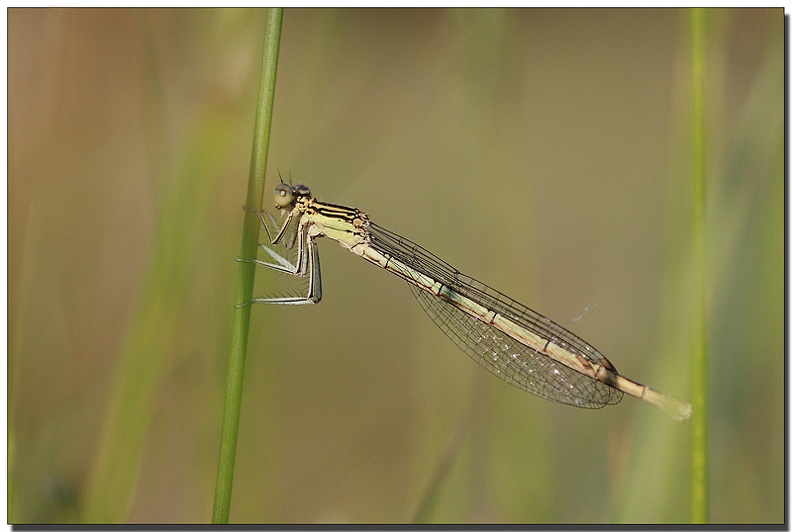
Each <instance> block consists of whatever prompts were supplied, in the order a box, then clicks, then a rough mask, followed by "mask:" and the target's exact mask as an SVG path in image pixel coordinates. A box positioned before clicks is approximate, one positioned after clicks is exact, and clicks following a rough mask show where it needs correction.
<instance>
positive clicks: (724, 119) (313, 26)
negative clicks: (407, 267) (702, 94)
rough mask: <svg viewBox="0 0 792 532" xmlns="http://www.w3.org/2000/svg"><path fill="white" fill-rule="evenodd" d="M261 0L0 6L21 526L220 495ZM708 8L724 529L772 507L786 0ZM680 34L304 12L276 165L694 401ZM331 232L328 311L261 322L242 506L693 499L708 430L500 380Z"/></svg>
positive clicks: (553, 22) (776, 467)
mask: <svg viewBox="0 0 792 532" xmlns="http://www.w3.org/2000/svg"><path fill="white" fill-rule="evenodd" d="M265 16H266V13H265V11H264V10H210V9H197V10H166V9H157V10H123V9H114V10H93V9H90V10H89V9H81V10H70V9H35V10H26V9H11V10H9V11H8V50H9V56H8V59H9V68H8V90H9V94H8V112H9V123H8V161H9V163H8V175H9V179H8V191H9V205H8V207H9V224H8V226H9V244H8V256H9V264H8V267H9V268H8V270H9V274H8V275H9V277H8V285H9V324H8V325H9V327H8V330H9V342H8V347H9V349H8V369H9V418H8V419H9V421H8V429H9V457H8V465H9V477H8V483H9V499H8V502H9V520H10V521H11V522H14V523H41V522H85V521H129V522H172V523H182V522H208V521H209V520H210V518H211V508H212V499H213V490H214V481H215V467H216V460H217V452H218V444H219V430H220V420H221V414H222V408H223V397H224V387H225V375H226V357H227V352H228V349H229V346H230V322H231V318H232V313H233V305H234V301H233V297H234V287H235V276H236V273H237V264H236V262H235V261H234V257H235V256H236V255H237V254H238V252H239V244H240V239H241V229H242V221H243V211H242V209H241V205H242V204H243V203H244V200H245V188H246V180H247V175H248V168H249V161H250V147H251V141H252V127H253V120H254V108H255V98H256V90H257V84H258V76H259V72H260V60H261V59H260V58H261V48H262V43H263V28H264V19H265ZM708 22H709V41H708V42H709V50H708V63H707V81H708V84H709V85H708V86H709V88H708V92H707V105H708V130H707V131H708V135H709V144H708V154H709V156H708V169H709V185H708V186H709V189H708V193H709V196H708V198H709V203H708V205H707V209H708V223H709V234H708V237H709V244H710V251H709V257H710V268H709V277H708V282H709V294H710V298H709V309H710V321H709V338H710V348H711V353H710V357H711V358H710V368H711V370H710V397H711V399H710V407H711V417H710V437H711V442H710V466H711V471H710V479H711V482H712V486H711V518H712V520H713V521H714V522H717V523H727V522H737V523H781V522H782V521H783V519H784V512H783V508H784V481H783V479H784V474H783V467H784V443H783V442H784V431H783V427H784V412H785V410H784V408H785V401H784V295H783V287H784V253H783V249H784V229H783V217H784V197H783V196H784V177H783V154H784V144H783V127H784V112H783V109H784V108H783V104H784V100H783V98H784V92H783V87H784V77H783V67H784V54H783V42H784V41H783V12H782V10H781V9H775V10H718V11H709V13H708ZM689 34H690V31H689V14H688V12H686V11H684V10H648V9H644V10H613V9H609V10H572V9H569V10H552V9H541V10H517V11H509V10H506V11H501V10H482V9H479V10H395V11H389V10H286V12H285V14H284V19H283V33H282V40H281V47H280V50H281V51H280V62H279V67H278V80H277V92H276V99H275V110H274V119H273V126H272V142H271V149H270V156H269V174H268V184H267V189H268V190H269V189H270V188H271V187H272V186H274V184H275V183H276V181H277V174H276V169H280V171H281V172H282V173H283V174H284V175H287V174H289V173H290V174H291V176H292V178H293V180H294V181H295V182H305V183H306V184H309V185H310V186H311V187H312V190H313V192H314V195H315V196H317V197H318V198H320V199H323V200H326V201H330V202H333V203H340V204H344V205H351V206H355V207H358V208H360V209H362V210H364V211H366V212H368V213H369V214H370V216H371V217H372V219H374V220H375V221H377V222H378V223H379V224H380V225H383V226H384V227H387V228H390V229H393V230H395V231H397V232H399V233H401V234H403V235H405V236H407V237H408V238H411V239H412V240H415V241H417V242H419V243H420V244H422V245H424V246H425V247H427V248H428V249H430V250H432V251H433V252H434V253H436V254H437V255H439V256H440V257H442V258H444V259H446V260H447V261H448V262H450V263H451V264H453V265H454V266H456V267H457V268H459V269H460V270H462V271H463V272H465V273H469V274H471V275H473V276H474V277H476V278H478V279H480V280H482V281H484V282H486V283H487V284H489V285H491V286H493V287H495V288H497V289H500V290H502V291H504V292H506V293H508V294H509V295H511V296H512V297H514V298H516V299H517V300H519V301H522V302H524V303H526V304H527V305H529V306H530V307H532V308H534V309H536V310H538V311H540V312H542V313H543V314H546V315H548V316H550V317H551V318H553V319H554V320H556V321H557V322H559V323H560V324H562V325H564V326H566V327H568V328H571V329H572V330H573V331H575V332H576V333H577V334H579V335H580V336H582V337H583V338H585V339H587V340H588V341H589V342H591V343H592V344H594V345H595V346H597V347H598V348H599V349H600V350H601V351H602V352H603V353H605V354H606V356H608V358H609V359H610V360H611V361H612V362H613V363H614V364H615V365H616V367H617V368H619V370H620V372H622V373H623V374H625V375H627V376H630V377H632V378H634V379H637V380H638V381H640V382H645V383H647V384H650V385H652V386H653V387H656V388H658V389H660V390H663V391H667V392H670V393H673V394H675V395H677V396H679V397H681V398H689V397H690V390H689V384H690V383H689V361H688V352H689V345H690V335H689V323H690V321H691V319H690V316H689V314H688V308H689V305H690V303H689V301H690V290H689V288H688V287H689V282H690V271H689V247H688V245H689V229H688V227H689V214H688V212H689V202H690V185H689V180H690V165H691V163H690V145H691V143H690V133H689V132H690V116H691V113H690V88H689V87H690V59H689V58H690V53H691V52H690V37H689ZM265 202H266V203H267V206H268V207H269V194H267V198H266V199H265ZM320 249H321V253H322V267H323V270H324V271H323V273H324V281H325V285H324V300H323V301H322V303H321V304H320V305H316V306H312V307H302V308H288V307H265V306H259V307H256V308H255V309H254V312H253V324H252V325H253V326H252V330H253V334H252V337H251V339H250V347H249V353H248V359H247V373H246V384H245V391H244V398H243V407H242V418H241V426H240V440H239V447H238V453H237V469H236V478H235V485H234V492H233V502H232V508H231V520H232V521H233V522H265V523H270V522H276V523H292V522H298V523H326V522H343V523H358V522H365V523H391V522H409V521H411V520H413V519H415V518H416V517H417V518H419V519H426V520H428V521H431V522H448V523H466V522H473V523H516V522H519V523H609V522H627V523H683V522H686V521H688V520H689V516H690V495H689V492H690V480H689V477H690V465H689V464H690V458H689V450H690V443H689V424H684V423H677V422H673V421H671V420H670V419H669V418H668V417H667V416H665V415H664V414H663V413H662V412H660V411H659V410H657V409H654V408H652V407H651V406H647V405H646V404H643V403H642V402H641V401H637V400H634V399H631V398H626V399H625V400H624V401H623V402H622V403H621V404H620V405H618V406H616V407H611V408H607V409H604V410H600V411H588V410H580V409H575V408H570V407H567V406H562V405H557V404H553V403H550V402H546V401H542V400H540V399H538V398H535V397H533V396H531V395H529V394H526V393H524V392H521V391H519V390H518V389H516V388H513V387H511V386H508V385H506V384H504V383H503V382H502V381H500V380H498V379H496V378H494V377H493V376H491V375H490V374H489V373H487V372H486V371H484V370H482V369H481V368H480V367H478V365H477V364H475V363H473V362H472V361H471V360H469V359H468V358H467V357H466V356H465V355H464V354H463V353H462V352H461V351H459V350H458V349H456V348H455V347H454V345H453V344H452V343H451V342H450V341H448V339H447V338H446V337H445V336H444V335H443V334H442V333H441V332H440V331H439V330H438V329H437V328H436V327H435V325H434V324H433V323H432V321H431V320H430V319H428V318H427V317H426V316H425V315H423V312H422V310H421V309H420V306H419V305H418V304H417V303H416V302H415V301H414V300H413V297H412V295H411V294H410V291H409V290H408V289H407V287H406V286H404V284H403V283H402V282H401V281H399V280H398V279H397V278H396V277H394V276H391V275H389V274H387V273H386V272H384V271H380V270H378V269H377V268H374V267H372V266H371V265H369V264H367V263H366V262H365V261H362V260H360V259H358V258H356V257H355V256H353V255H351V254H349V253H347V252H345V251H344V250H342V249H341V248H340V247H339V246H337V245H336V244H334V243H332V242H321V243H320ZM276 281H277V282H280V281H281V280H278V279H276ZM268 290H277V287H275V288H273V287H272V285H269V286H268V278H266V277H265V276H260V277H259V279H258V284H257V293H260V294H265V293H267V292H268ZM694 415H695V413H694ZM420 507H423V508H424V510H422V511H420V512H419V508H420Z"/></svg>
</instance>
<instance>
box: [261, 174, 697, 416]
mask: <svg viewBox="0 0 792 532" xmlns="http://www.w3.org/2000/svg"><path fill="white" fill-rule="evenodd" d="M274 197H275V208H276V209H278V210H280V211H281V212H285V213H287V214H286V219H285V221H284V222H283V224H282V225H281V226H280V228H279V229H278V227H277V226H278V224H277V223H276V221H275V219H274V217H273V216H272V215H271V214H269V213H268V212H266V211H256V212H257V213H258V216H259V218H260V219H261V223H262V225H264V229H265V231H266V232H267V237H268V238H269V242H270V244H271V245H273V246H274V245H277V244H283V245H284V246H285V247H287V248H289V249H291V248H293V246H294V244H295V243H296V244H297V258H296V263H294V264H293V263H292V262H290V261H289V260H288V259H286V258H284V257H283V256H282V255H279V254H278V253H277V252H276V251H275V250H273V249H272V248H270V247H268V246H266V245H264V244H261V245H260V246H261V248H262V249H263V250H264V251H265V252H266V253H267V254H268V255H269V256H270V257H271V259H272V261H273V262H267V261H262V260H257V259H256V260H252V261H251V262H254V263H256V264H259V265H262V266H266V267H267V268H271V269H273V270H277V271H280V272H284V273H287V274H291V275H297V276H302V277H306V278H307V279H308V287H307V289H306V291H305V292H306V293H305V294H299V295H296V296H289V297H273V298H256V299H253V300H251V301H250V303H270V304H280V305H302V304H309V303H318V302H319V301H320V300H321V299H322V277H321V273H320V269H319V252H318V249H317V247H316V239H317V238H319V237H322V236H324V237H327V238H330V239H332V240H335V241H337V242H338V243H339V244H341V246H343V247H344V248H346V249H348V250H349V251H351V252H352V253H354V254H355V255H358V256H360V257H363V258H364V259H366V260H367V261H369V262H371V263H372V264H375V265H376V266H379V267H380V268H384V269H385V270H388V271H389V272H391V273H393V274H395V275H397V276H398V277H400V278H402V279H404V280H405V281H407V283H409V285H410V289H411V290H412V292H413V294H414V295H415V297H416V298H417V299H418V302H419V303H420V304H421V306H422V307H423V309H424V310H425V311H426V313H427V314H429V317H430V318H432V320H434V322H435V323H436V324H437V325H438V327H440V329H441V330H442V331H443V332H444V333H445V334H446V335H447V336H448V337H449V338H450V339H451V340H452V341H453V342H454V343H455V344H456V345H457V346H458V347H459V348H461V349H462V350H463V351H464V352H465V353H467V354H468V355H469V356H470V357H471V358H472V359H473V360H475V361H476V362H478V363H479V364H480V365H482V366H483V367H484V368H486V369H487V370H489V371H490V372H492V373H494V374H495V375H497V376H498V377H500V378H501V379H503V380H504V381H506V382H508V383H510V384H513V385H514V386H517V387H518V388H521V389H523V390H526V391H528V392H531V393H533V394H536V395H538V396H540V397H543V398H545V399H549V400H552V401H557V402H559V403H564V404H568V405H573V406H577V407H581V408H601V407H603V406H606V405H613V404H616V403H618V402H619V401H621V399H622V396H623V395H624V394H625V393H626V394H628V395H632V396H634V397H637V398H639V399H642V400H644V401H647V402H649V403H652V404H653V405H655V406H658V407H660V408H662V409H663V410H665V411H667V412H668V413H669V414H670V415H671V416H672V417H674V418H675V419H686V418H688V417H690V413H691V406H690V404H689V403H686V402H683V401H680V400H678V399H675V398H674V397H672V396H670V395H667V394H665V393H662V392H658V391H656V390H653V389H652V388H649V387H648V386H644V385H643V384H638V383H637V382H635V381H633V380H631V379H628V378H626V377H623V376H621V375H619V373H618V372H617V371H616V368H615V367H614V366H613V364H611V363H610V361H608V359H607V358H605V357H604V356H602V354H601V353H600V352H599V351H597V350H596V349H594V347H592V346H591V345H590V344H588V343H586V342H585V341H583V340H582V339H581V338H579V337H578V336H576V335H575V334H573V333H571V332H570V331H568V330H566V329H565V328H564V327H562V326H560V325H558V324H557V323H555V322H553V321H551V320H550V319H548V318H546V317H544V316H542V315H541V314H539V313H537V312H534V311H533V310H531V309H529V308H528V307H526V306H525V305H523V304H521V303H519V302H517V301H515V300H513V299H511V298H510V297H508V296H506V295H505V294H502V293H501V292H498V291H497V290H495V289H493V288H490V287H489V286H487V285H485V284H483V283H481V282H479V281H476V280H475V279H473V278H472V277H469V276H467V275H464V274H462V273H461V272H459V271H458V270H456V269H455V268H453V267H452V266H451V265H449V264H448V263H446V262H444V261H442V260H440V259H439V258H438V257H436V256H435V255H433V254H432V253H430V252H429V251H427V250H426V249H424V248H422V247H421V246H419V245H418V244H415V243H414V242H412V241H410V240H407V239H406V238H404V237H402V236H399V235H397V234H396V233H394V232H392V231H389V230H387V229H385V228H383V227H380V226H379V225H377V224H375V223H374V222H372V221H371V220H369V217H368V215H367V214H365V213H363V212H361V211H360V210H358V209H355V208H351V207H343V206H341V205H333V204H331V203H324V202H321V201H319V200H317V199H314V198H313V197H312V196H311V191H310V189H309V188H308V187H306V186H305V185H290V184H289V185H287V184H285V183H281V184H279V185H278V186H277V187H275V194H274ZM265 215H266V217H265ZM270 224H271V225H272V226H273V230H272V232H271V231H270V228H269V225H270ZM273 233H274V236H273Z"/></svg>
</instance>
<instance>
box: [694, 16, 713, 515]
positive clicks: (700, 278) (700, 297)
mask: <svg viewBox="0 0 792 532" xmlns="http://www.w3.org/2000/svg"><path fill="white" fill-rule="evenodd" d="M706 14H707V13H706V11H705V10H704V9H693V10H691V11H690V20H691V48H692V61H691V66H692V93H693V109H692V116H693V124H692V148H693V154H692V160H693V173H692V179H693V195H692V213H691V214H692V216H691V230H692V260H693V291H692V298H693V301H692V308H693V320H694V322H693V337H692V341H693V345H692V351H691V358H692V367H691V382H692V400H693V401H692V402H693V411H694V412H695V414H694V416H693V418H692V434H691V437H692V445H691V453H692V463H691V466H692V467H691V471H692V483H691V487H692V493H691V497H692V500H691V503H692V506H691V508H692V516H691V517H692V521H693V522H694V523H706V522H707V521H708V519H709V482H708V477H707V471H708V464H707V462H708V455H707V446H708V442H707V426H708V413H707V304H706V298H707V288H706V283H707V238H706V232H707V221H706V214H707V212H706V179H707V174H706V170H707V168H706V124H705V103H706V98H705V83H706V79H705V72H704V70H705V64H706V63H705V61H706V48H705V45H706V42H705V41H706Z"/></svg>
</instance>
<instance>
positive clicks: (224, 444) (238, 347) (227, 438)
mask: <svg viewBox="0 0 792 532" xmlns="http://www.w3.org/2000/svg"><path fill="white" fill-rule="evenodd" d="M282 20H283V9H279V8H271V9H269V11H268V13H267V24H266V30H265V35H264V52H263V58H262V69H261V79H260V82H259V94H258V103H257V105H256V122H255V126H254V131H253V153H252V156H251V162H250V176H249V179H248V190H247V201H246V208H247V215H246V216H245V223H244V227H243V229H242V249H241V252H240V257H241V258H242V259H253V258H255V256H256V247H257V245H258V237H259V220H258V218H257V217H256V216H255V215H254V214H253V212H252V211H253V210H255V209H258V208H260V206H261V201H262V198H263V191H264V174H265V169H266V166H267V151H268V147H269V137H270V124H271V122H272V107H273V102H274V99H275V77H276V73H277V67H278V47H279V44H280V34H281V22H282ZM238 274H239V277H238V280H237V292H236V302H237V304H238V305H240V306H238V307H237V308H236V310H235V312H234V322H233V330H232V338H231V350H230V352H229V356H228V376H227V379H226V398H225V408H224V410H223V426H222V431H221V434H220V456H219V459H218V463H217V482H216V484H215V498H214V511H213V513H212V522H213V523H228V516H229V511H230V508H231V488H232V485H233V481H234V462H235V458H236V447H237V433H238V430H239V412H240V407H241V403H242V383H243V380H244V374H245V354H246V351H247V340H248V332H249V329H250V305H244V303H246V302H248V301H250V299H251V298H252V296H253V284H254V280H255V268H254V264H252V263H250V262H239V269H238Z"/></svg>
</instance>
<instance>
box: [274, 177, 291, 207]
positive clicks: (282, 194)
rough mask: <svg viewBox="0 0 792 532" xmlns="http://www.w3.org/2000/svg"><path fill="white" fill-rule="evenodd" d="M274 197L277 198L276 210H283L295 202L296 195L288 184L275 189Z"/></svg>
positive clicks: (282, 184)
mask: <svg viewBox="0 0 792 532" xmlns="http://www.w3.org/2000/svg"><path fill="white" fill-rule="evenodd" d="M273 197H274V198H275V208H276V209H282V208H283V207H288V206H289V205H291V204H292V202H293V201H294V194H293V193H292V189H291V187H290V186H289V185H287V184H286V183H281V184H280V185H278V186H277V187H275V192H274V193H273Z"/></svg>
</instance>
